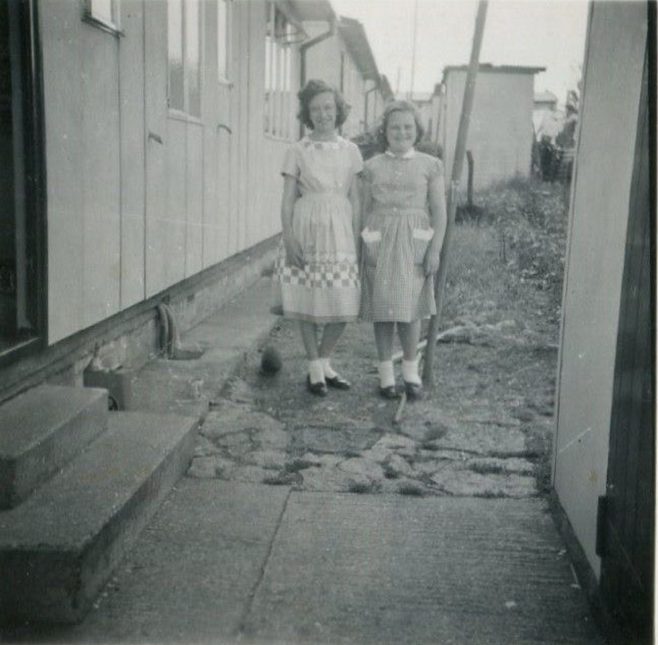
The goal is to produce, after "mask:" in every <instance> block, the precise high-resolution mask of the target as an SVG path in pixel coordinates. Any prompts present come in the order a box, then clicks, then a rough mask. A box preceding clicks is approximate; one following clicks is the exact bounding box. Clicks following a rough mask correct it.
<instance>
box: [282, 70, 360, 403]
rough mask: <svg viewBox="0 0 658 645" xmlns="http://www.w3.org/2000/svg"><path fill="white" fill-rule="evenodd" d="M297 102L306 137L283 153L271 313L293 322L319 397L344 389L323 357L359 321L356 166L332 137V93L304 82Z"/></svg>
mask: <svg viewBox="0 0 658 645" xmlns="http://www.w3.org/2000/svg"><path fill="white" fill-rule="evenodd" d="M298 96H299V102H300V108H301V109H300V112H299V115H298V117H299V119H300V121H301V122H302V123H303V124H304V125H305V126H307V127H308V128H311V129H312V132H311V133H310V134H309V135H308V136H305V137H303V138H302V139H301V140H300V141H298V142H297V143H295V144H293V145H292V146H291V147H290V148H289V149H288V151H287V153H286V157H285V160H284V162H283V168H282V174H283V176H284V188H283V200H282V206H281V223H282V228H283V239H282V244H281V246H280V249H279V256H278V258H277V260H276V263H275V267H274V276H273V286H274V298H275V305H274V307H273V311H274V312H275V313H282V314H283V315H284V316H286V317H287V318H293V319H296V320H299V326H300V331H301V336H302V342H303V343H304V349H305V351H306V357H307V359H308V376H307V381H306V382H307V386H308V389H309V390H310V391H311V392H312V393H313V394H316V395H319V396H326V394H327V386H329V387H334V388H337V389H348V388H349V387H350V384H349V383H348V381H346V380H345V379H344V378H342V377H341V376H340V375H339V374H338V373H336V372H335V371H334V370H333V368H332V367H331V364H330V356H331V352H332V351H333V349H334V347H335V345H336V343H337V341H338V339H339V337H340V335H341V334H342V332H343V329H344V328H345V323H346V322H349V321H353V320H356V319H357V317H358V314H359V302H360V292H361V284H360V280H359V273H358V263H357V251H356V242H355V240H356V237H357V235H358V231H359V230H360V200H359V192H358V186H357V181H356V175H357V174H358V173H360V172H361V170H362V169H363V160H362V158H361V153H360V152H359V149H358V148H357V146H356V145H355V144H353V143H351V142H350V141H347V140H345V139H343V138H342V137H339V136H338V135H337V133H336V127H337V126H340V125H342V124H343V123H344V122H345V119H346V118H347V105H346V104H345V101H344V100H343V98H342V96H341V95H340V94H339V93H338V92H337V91H336V90H335V89H334V88H332V87H331V86H330V85H328V84H327V83H325V82H324V81H317V80H312V81H309V82H308V83H307V84H306V86H305V87H304V89H302V90H301V91H300V92H299V94H298ZM320 325H322V326H323V330H322V334H321V338H320V339H319V342H318V332H319V327H320Z"/></svg>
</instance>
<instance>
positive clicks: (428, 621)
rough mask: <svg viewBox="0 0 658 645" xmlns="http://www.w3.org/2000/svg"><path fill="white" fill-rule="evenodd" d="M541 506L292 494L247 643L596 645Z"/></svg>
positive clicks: (579, 595)
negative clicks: (519, 644)
mask: <svg viewBox="0 0 658 645" xmlns="http://www.w3.org/2000/svg"><path fill="white" fill-rule="evenodd" d="M588 616H589V614H588V609H587V606H586V603H585V601H584V598H583V596H582V592H581V590H580V589H579V588H577V585H576V584H575V580H574V576H573V574H572V570H571V567H570V565H569V563H568V560H567V558H566V555H565V553H564V551H563V547H562V543H561V541H560V539H559V537H558V533H557V531H556V529H555V527H554V525H553V522H552V520H551V518H550V515H549V514H548V508H547V505H546V503H545V502H544V501H542V500H491V499H489V500H479V499H467V498H461V499H458V500H457V499H446V498H431V499H415V498H409V497H401V496H387V495H377V496H375V495H349V494H347V495H341V494H324V493H315V494H313V493H292V495H291V498H290V500H289V503H288V506H287V509H286V513H285V515H284V517H283V521H282V523H281V527H280V530H279V532H278V533H277V536H276V540H275V542H274V545H273V547H272V554H271V557H270V559H269V562H268V564H267V567H266V569H265V575H264V578H263V581H262V584H261V585H260V586H259V588H258V590H257V592H256V595H255V597H254V602H253V605H252V606H251V610H250V612H249V614H248V616H247V619H246V621H245V625H244V642H257V643H266V642H268V643H276V642H280V643H355V644H356V643H358V644H360V645H364V644H368V643H377V644H381V643H396V644H399V643H414V644H420V643H440V644H441V645H446V644H450V643H460V644H464V645H466V644H468V645H473V644H484V643H487V644H491V645H501V644H503V643H504V644H507V643H509V644H510V645H512V644H517V643H551V644H555V643H580V644H586V643H587V644H594V643H599V640H598V637H597V634H596V632H595V630H594V627H593V625H592V624H591V622H590V620H589V618H588Z"/></svg>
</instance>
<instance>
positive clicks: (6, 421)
mask: <svg viewBox="0 0 658 645" xmlns="http://www.w3.org/2000/svg"><path fill="white" fill-rule="evenodd" d="M107 416H108V411H107V392H106V391H105V390H101V389H95V388H74V387H63V386H55V385H41V386H39V387H35V388H33V389H31V390H28V391H27V392H26V393H25V394H21V395H19V396H17V397H16V398H14V399H11V400H10V401H8V402H7V403H5V404H4V405H2V406H0V508H12V507H14V506H16V505H17V504H19V503H20V502H21V501H22V500H24V499H25V498H26V497H27V496H28V495H29V494H30V493H31V492H32V491H33V490H34V489H35V488H36V487H37V486H39V485H40V484H41V483H43V482H44V481H46V480H47V479H49V478H50V477H51V476H53V475H54V474H55V473H57V472H58V471H59V470H61V468H62V467H63V466H65V465H66V464H67V463H68V462H69V461H71V459H73V457H75V455H77V454H78V453H79V452H80V451H81V450H82V449H83V448H85V447H86V446H87V445H88V444H89V443H90V442H91V441H92V440H93V439H95V438H96V437H97V436H98V435H99V434H100V433H101V432H103V431H104V430H105V429H106V428H107Z"/></svg>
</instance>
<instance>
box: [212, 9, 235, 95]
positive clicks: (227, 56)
mask: <svg viewBox="0 0 658 645" xmlns="http://www.w3.org/2000/svg"><path fill="white" fill-rule="evenodd" d="M221 5H223V6H224V8H225V13H224V17H225V23H224V39H223V41H220V37H219V7H220V6H221ZM216 26H217V82H218V83H219V84H220V85H228V86H229V87H232V86H233V64H232V63H233V61H232V53H233V29H232V26H233V0H217V23H216ZM222 42H223V45H224V69H223V70H220V57H219V51H220V46H221V45H222ZM222 71H223V72H224V73H223V74H222Z"/></svg>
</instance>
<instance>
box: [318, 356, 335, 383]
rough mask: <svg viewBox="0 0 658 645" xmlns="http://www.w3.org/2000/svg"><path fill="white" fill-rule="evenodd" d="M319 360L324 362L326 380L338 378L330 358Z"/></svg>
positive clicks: (323, 368)
mask: <svg viewBox="0 0 658 645" xmlns="http://www.w3.org/2000/svg"><path fill="white" fill-rule="evenodd" d="M319 360H321V361H322V370H323V372H324V377H325V378H335V377H336V376H338V374H337V373H336V372H335V371H334V369H333V368H332V367H331V364H330V362H329V359H328V358H321V359H319Z"/></svg>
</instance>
